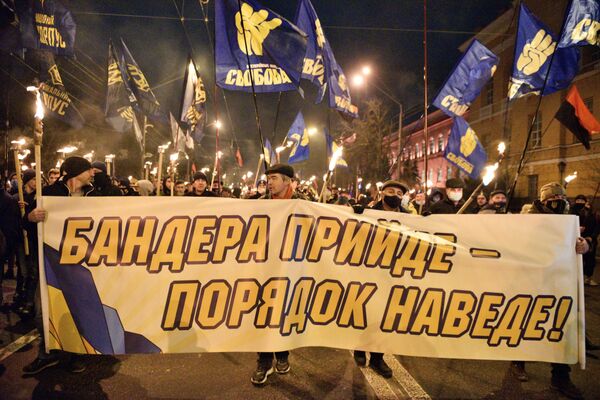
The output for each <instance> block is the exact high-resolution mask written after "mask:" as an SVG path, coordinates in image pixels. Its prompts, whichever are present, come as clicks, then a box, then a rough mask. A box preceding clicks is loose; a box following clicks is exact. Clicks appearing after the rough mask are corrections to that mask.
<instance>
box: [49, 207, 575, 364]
mask: <svg viewBox="0 0 600 400" xmlns="http://www.w3.org/2000/svg"><path fill="white" fill-rule="evenodd" d="M224 203H226V204H224ZM44 206H45V208H46V209H47V211H48V220H47V222H46V223H45V224H44V235H45V237H44V241H43V243H42V244H41V246H43V260H44V263H43V264H42V265H43V270H42V272H43V273H44V274H45V278H46V280H45V281H46V282H47V285H43V286H42V300H43V302H44V304H45V306H47V310H48V312H47V313H45V315H44V318H45V319H46V327H47V329H46V332H45V334H46V335H45V337H46V339H47V342H48V343H47V345H48V349H63V350H67V351H71V352H76V353H88V354H99V353H101V354H122V353H139V352H141V353H154V352H163V353H179V352H183V353H189V352H233V351H235V352H245V351H248V352H254V351H281V350H290V349H294V348H298V347H305V346H326V347H335V348H344V349H362V350H367V351H378V352H385V353H393V354H402V355H407V356H423V357H444V358H462V359H493V360H524V361H546V362H560V363H570V364H573V363H576V362H577V361H578V360H580V361H583V360H584V356H583V354H584V351H585V350H584V344H583V339H584V315H583V295H582V293H583V287H582V279H581V278H582V266H581V257H580V256H577V255H576V254H575V242H576V237H577V235H578V229H579V227H578V221H577V218H576V217H575V216H555V215H483V216H482V215H439V216H437V215H436V216H430V217H420V216H412V215H403V214H397V213H388V212H383V211H374V210H367V211H365V213H364V214H361V215H357V214H354V213H353V212H352V209H351V208H345V207H338V206H333V205H324V204H318V203H311V202H307V201H302V200H271V201H261V200H258V201H257V200H233V199H231V200H229V199H211V198H207V199H200V200H199V199H194V198H177V199H170V198H160V197H155V198H145V199H139V198H124V199H122V200H120V201H119V207H118V208H116V207H114V204H112V203H111V202H107V201H105V200H103V199H95V198H52V197H46V198H45V199H44ZM179 210H185V211H179ZM42 278H44V276H42ZM45 281H44V280H43V279H42V282H45Z"/></svg>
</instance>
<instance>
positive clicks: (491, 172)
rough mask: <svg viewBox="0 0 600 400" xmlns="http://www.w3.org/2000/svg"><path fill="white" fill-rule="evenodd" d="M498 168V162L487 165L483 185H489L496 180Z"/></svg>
mask: <svg viewBox="0 0 600 400" xmlns="http://www.w3.org/2000/svg"><path fill="white" fill-rule="evenodd" d="M497 170H498V163H496V164H494V165H488V166H487V167H485V169H484V171H485V172H484V174H483V185H484V186H487V185H489V184H490V182H491V181H493V180H494V178H495V177H496V171H497Z"/></svg>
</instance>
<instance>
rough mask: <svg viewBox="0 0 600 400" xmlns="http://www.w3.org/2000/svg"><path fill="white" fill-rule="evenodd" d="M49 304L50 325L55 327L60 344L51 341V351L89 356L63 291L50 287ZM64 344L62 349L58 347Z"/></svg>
mask: <svg viewBox="0 0 600 400" xmlns="http://www.w3.org/2000/svg"><path fill="white" fill-rule="evenodd" d="M48 302H49V304H50V307H49V310H50V323H51V324H52V325H53V326H54V328H55V332H56V339H57V341H58V342H56V343H52V342H53V341H52V340H51V341H50V348H49V349H48V350H50V349H62V350H65V351H70V352H72V353H80V354H87V353H88V349H87V347H86V346H85V344H84V343H83V342H82V338H81V335H80V334H79V331H78V330H77V326H76V325H75V321H74V320H73V316H72V315H71V311H70V310H69V306H68V305H67V302H66V300H65V297H64V296H63V293H62V291H61V290H58V289H56V288H53V287H52V286H48ZM59 343H60V344H62V348H61V347H58V345H59Z"/></svg>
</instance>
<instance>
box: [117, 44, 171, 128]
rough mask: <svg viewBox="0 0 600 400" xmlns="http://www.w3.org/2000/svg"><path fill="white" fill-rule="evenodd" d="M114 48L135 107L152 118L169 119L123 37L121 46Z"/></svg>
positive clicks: (164, 120) (163, 120) (158, 119)
mask: <svg viewBox="0 0 600 400" xmlns="http://www.w3.org/2000/svg"><path fill="white" fill-rule="evenodd" d="M114 49H115V51H116V56H117V65H118V66H119V70H120V71H121V76H122V77H123V80H124V82H125V84H126V85H127V87H128V88H129V91H130V93H132V94H133V97H130V100H131V103H132V104H131V105H132V106H133V108H134V109H135V110H136V111H138V112H141V113H142V114H144V115H146V116H147V117H148V118H150V119H153V120H157V121H161V122H166V121H168V119H167V116H166V115H165V114H163V112H162V111H161V110H160V104H159V103H158V100H156V97H155V96H154V93H152V90H150V84H149V83H148V81H147V80H146V76H145V75H144V73H143V72H142V70H141V69H140V67H139V66H138V64H137V62H135V60H134V59H133V56H132V55H131V52H130V51H129V49H128V48H127V46H126V45H125V42H124V41H123V39H121V47H120V48H119V46H115V47H114Z"/></svg>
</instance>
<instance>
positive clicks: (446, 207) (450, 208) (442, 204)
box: [427, 198, 465, 215]
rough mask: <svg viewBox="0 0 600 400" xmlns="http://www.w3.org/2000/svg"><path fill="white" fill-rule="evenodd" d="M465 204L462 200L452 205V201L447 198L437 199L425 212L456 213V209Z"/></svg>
mask: <svg viewBox="0 0 600 400" xmlns="http://www.w3.org/2000/svg"><path fill="white" fill-rule="evenodd" d="M464 204H465V202H464V200H461V201H459V202H458V204H457V205H454V202H453V201H450V200H449V199H448V198H445V199H443V200H440V201H438V202H437V203H433V204H432V205H431V206H430V207H429V210H428V212H427V214H428V215H429V214H456V213H457V212H458V210H460V209H461V207H462V206H463V205H464Z"/></svg>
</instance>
